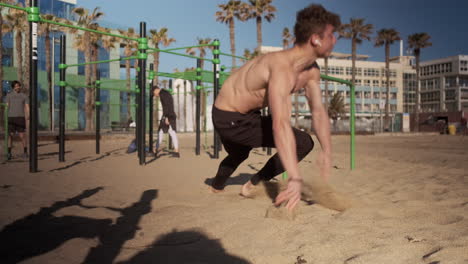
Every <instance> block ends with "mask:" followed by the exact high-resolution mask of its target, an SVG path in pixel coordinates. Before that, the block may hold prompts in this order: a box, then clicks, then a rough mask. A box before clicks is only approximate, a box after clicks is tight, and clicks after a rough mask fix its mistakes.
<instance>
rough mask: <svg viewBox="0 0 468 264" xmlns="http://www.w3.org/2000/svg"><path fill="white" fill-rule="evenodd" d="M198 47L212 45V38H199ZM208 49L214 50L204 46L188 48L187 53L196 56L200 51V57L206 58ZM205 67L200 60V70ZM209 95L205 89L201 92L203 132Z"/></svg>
mask: <svg viewBox="0 0 468 264" xmlns="http://www.w3.org/2000/svg"><path fill="white" fill-rule="evenodd" d="M197 43H198V44H197V45H206V44H210V43H211V39H210V38H204V39H203V38H197ZM206 49H211V50H212V49H213V47H211V46H202V47H195V48H188V49H186V51H185V52H187V53H188V54H190V55H192V56H194V55H195V54H196V51H197V50H198V56H199V57H201V58H204V57H205V56H206ZM204 65H205V61H204V60H203V59H201V60H200V68H201V69H202V70H203V68H204ZM207 95H208V93H207V92H206V91H205V89H202V90H201V116H202V124H203V128H202V129H203V131H206V101H207V100H206V96H207Z"/></svg>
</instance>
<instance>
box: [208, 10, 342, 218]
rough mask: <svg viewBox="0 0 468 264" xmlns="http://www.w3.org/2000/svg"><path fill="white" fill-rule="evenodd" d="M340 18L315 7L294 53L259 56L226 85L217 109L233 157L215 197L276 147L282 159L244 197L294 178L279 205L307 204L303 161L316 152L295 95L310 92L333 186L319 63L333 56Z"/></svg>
mask: <svg viewBox="0 0 468 264" xmlns="http://www.w3.org/2000/svg"><path fill="white" fill-rule="evenodd" d="M339 25H340V18H339V16H338V15H336V14H334V13H331V12H329V11H327V10H326V9H325V8H323V7H322V6H321V5H314V4H313V5H310V6H308V7H306V8H304V9H303V10H301V11H299V12H298V13H297V17H296V25H295V26H294V34H295V37H296V42H295V45H294V47H293V48H290V49H287V50H283V51H279V52H273V53H269V54H265V55H262V56H259V57H257V58H255V59H253V60H251V61H249V62H247V63H246V64H245V65H243V66H242V67H241V68H240V69H238V70H237V71H235V72H234V73H233V74H232V75H231V76H230V77H229V78H228V79H227V80H226V81H225V82H224V84H223V87H222V89H221V91H220V93H219V95H218V97H217V98H216V101H215V103H214V106H213V113H212V117H213V124H214V127H215V129H216V131H217V132H218V133H219V135H220V138H221V141H222V143H223V145H224V147H225V149H226V151H227V153H228V156H227V157H226V158H225V159H224V160H223V161H222V162H221V164H220V165H219V169H218V172H217V174H216V177H215V178H214V181H213V183H212V187H211V188H212V191H213V192H219V191H222V190H223V188H224V185H225V183H226V181H227V179H228V178H229V177H230V176H231V174H232V173H233V172H234V170H235V169H236V168H237V167H238V166H239V164H240V163H242V162H243V161H244V160H245V159H247V157H248V156H249V152H250V150H251V149H252V148H255V147H276V149H277V151H278V152H277V153H276V154H275V155H274V156H272V157H271V158H270V159H269V160H268V162H267V163H266V164H265V166H264V167H263V168H262V169H261V170H260V171H259V172H258V173H257V174H255V175H254V176H252V178H251V179H250V181H249V182H247V183H246V184H244V185H243V186H242V190H241V194H242V195H244V196H249V195H251V192H252V189H253V188H254V186H255V185H257V184H258V183H259V182H260V181H262V180H263V181H268V180H270V179H272V178H273V177H275V176H276V175H278V174H280V173H282V172H284V171H285V170H286V171H287V172H288V176H289V178H288V180H289V182H288V186H287V189H286V190H284V191H283V192H281V193H280V194H279V195H278V196H277V197H276V200H275V204H276V205H280V204H282V203H283V202H287V204H286V208H287V209H289V210H292V209H293V208H294V207H295V206H296V205H297V203H298V202H299V201H300V198H301V190H302V182H303V180H302V176H301V175H300V174H299V167H298V161H300V160H302V159H303V158H304V157H305V156H306V155H307V154H308V153H309V152H310V151H311V150H312V148H313V146H314V142H313V141H312V138H311V137H310V135H308V134H307V133H305V132H302V131H300V130H298V129H295V128H292V127H291V124H290V118H291V94H293V93H295V92H298V91H299V90H300V89H302V88H305V95H306V97H307V101H308V104H309V107H310V109H311V112H312V120H313V127H314V128H315V133H316V135H317V138H318V140H319V142H320V145H321V148H322V152H321V153H320V155H319V159H318V164H319V165H320V174H321V176H322V177H323V178H324V179H325V180H327V179H328V177H329V174H330V167H331V138H330V122H329V118H328V114H327V111H326V109H325V108H324V106H323V105H322V98H321V91H320V70H319V69H318V65H317V64H316V62H315V61H316V60H317V58H324V57H327V56H329V55H330V53H331V51H332V50H333V47H334V45H335V43H336V37H335V34H334V32H335V30H336V29H337V28H338V27H339ZM266 106H268V107H269V108H270V111H271V116H268V117H262V116H261V115H260V111H259V110H260V109H261V108H263V107H266Z"/></svg>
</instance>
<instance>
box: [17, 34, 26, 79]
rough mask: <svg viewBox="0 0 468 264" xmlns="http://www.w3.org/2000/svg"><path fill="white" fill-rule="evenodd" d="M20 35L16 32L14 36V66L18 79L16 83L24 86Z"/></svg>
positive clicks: (21, 38) (21, 39) (21, 37)
mask: <svg viewBox="0 0 468 264" xmlns="http://www.w3.org/2000/svg"><path fill="white" fill-rule="evenodd" d="M21 34H22V33H21V32H19V31H16V35H15V41H16V43H15V46H16V52H17V53H16V61H17V65H16V67H17V68H16V75H18V76H17V78H18V81H19V82H20V83H21V84H22V85H24V82H23V80H24V79H23V47H22V45H21V44H22V42H23V36H22V35H21Z"/></svg>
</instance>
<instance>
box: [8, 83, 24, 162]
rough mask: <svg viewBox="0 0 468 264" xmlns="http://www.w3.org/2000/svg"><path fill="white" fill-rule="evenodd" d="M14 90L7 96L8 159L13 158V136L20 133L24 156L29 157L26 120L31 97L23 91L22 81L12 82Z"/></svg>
mask: <svg viewBox="0 0 468 264" xmlns="http://www.w3.org/2000/svg"><path fill="white" fill-rule="evenodd" d="M11 88H12V91H11V92H10V93H9V94H8V95H7V96H6V104H7V105H8V153H7V155H8V156H7V159H8V160H10V159H11V158H12V155H11V148H12V136H13V135H15V134H18V135H19V137H20V138H21V143H22V144H23V158H27V157H28V148H27V147H26V137H25V131H26V122H28V121H29V99H28V96H27V95H26V94H24V93H22V92H21V83H20V82H18V81H13V82H11Z"/></svg>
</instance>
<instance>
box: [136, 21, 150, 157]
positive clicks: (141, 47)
mask: <svg viewBox="0 0 468 264" xmlns="http://www.w3.org/2000/svg"><path fill="white" fill-rule="evenodd" d="M143 40H145V41H146V42H145V41H143ZM147 41H148V40H147V39H146V23H145V22H140V42H139V43H138V53H139V55H138V57H139V58H138V67H139V68H140V74H139V75H138V83H139V85H138V87H140V102H139V104H138V105H139V107H140V131H139V133H140V142H139V143H140V165H144V164H145V163H146V161H145V157H146V151H145V143H146V142H145V141H146V140H145V135H146V133H145V132H146V129H145V128H146V107H145V105H146V102H145V99H146V96H145V92H146V56H145V55H146V49H147V47H148V45H147V43H148V42H147Z"/></svg>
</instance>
